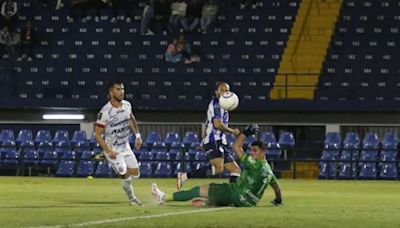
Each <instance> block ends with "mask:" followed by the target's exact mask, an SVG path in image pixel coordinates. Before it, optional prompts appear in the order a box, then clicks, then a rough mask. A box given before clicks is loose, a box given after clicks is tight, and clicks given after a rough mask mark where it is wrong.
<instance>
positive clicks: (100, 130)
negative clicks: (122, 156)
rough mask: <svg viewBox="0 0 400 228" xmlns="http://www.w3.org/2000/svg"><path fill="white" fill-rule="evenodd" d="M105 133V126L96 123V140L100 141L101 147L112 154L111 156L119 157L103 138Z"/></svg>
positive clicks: (113, 157)
mask: <svg viewBox="0 0 400 228" xmlns="http://www.w3.org/2000/svg"><path fill="white" fill-rule="evenodd" d="M103 133H104V128H103V127H101V126H98V125H96V128H95V130H94V137H95V138H96V141H97V142H98V143H99V145H100V147H101V149H103V151H104V152H105V153H107V154H108V155H109V156H110V158H112V159H115V158H116V157H117V153H116V152H114V151H112V150H111V149H110V147H108V145H107V144H106V142H105V141H104V139H103V136H102V135H103Z"/></svg>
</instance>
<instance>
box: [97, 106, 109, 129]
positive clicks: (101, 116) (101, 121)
mask: <svg viewBox="0 0 400 228" xmlns="http://www.w3.org/2000/svg"><path fill="white" fill-rule="evenodd" d="M107 118H108V114H107V112H105V111H104V110H101V111H100V112H99V113H98V114H97V121H96V127H100V128H105V127H106V123H107Z"/></svg>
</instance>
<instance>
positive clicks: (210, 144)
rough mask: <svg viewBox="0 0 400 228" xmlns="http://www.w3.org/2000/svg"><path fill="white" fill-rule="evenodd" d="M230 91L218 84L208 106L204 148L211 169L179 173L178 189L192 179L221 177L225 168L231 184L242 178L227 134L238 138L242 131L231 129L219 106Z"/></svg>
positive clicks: (227, 87)
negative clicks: (220, 100) (228, 142)
mask: <svg viewBox="0 0 400 228" xmlns="http://www.w3.org/2000/svg"><path fill="white" fill-rule="evenodd" d="M229 90H230V88H229V84H228V83H226V82H218V83H217V86H216V89H215V98H214V99H212V100H211V102H210V104H209V105H208V110H207V119H206V136H205V137H204V139H203V142H202V144H203V145H202V146H203V149H204V150H205V151H206V153H207V157H208V159H209V161H210V165H211V167H207V166H206V167H202V168H200V169H197V170H192V171H190V172H189V173H178V176H177V184H176V185H177V188H178V189H180V188H181V187H182V185H183V183H185V182H186V181H187V180H188V179H189V178H192V177H203V176H208V177H212V176H215V175H219V174H221V173H222V172H223V171H224V168H225V169H227V170H228V171H229V172H230V178H229V182H231V183H234V182H236V180H237V179H238V177H239V176H240V172H241V170H240V167H239V165H238V164H237V163H236V161H235V159H234V158H233V156H232V152H231V151H230V149H229V148H228V145H227V142H226V136H225V134H233V135H235V136H238V135H239V134H240V130H239V129H237V128H235V129H233V128H230V127H229V126H228V124H229V113H228V111H226V110H224V109H222V108H221V106H220V105H219V97H220V96H221V95H222V94H224V93H225V92H228V91H229Z"/></svg>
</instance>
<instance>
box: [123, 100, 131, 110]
mask: <svg viewBox="0 0 400 228" xmlns="http://www.w3.org/2000/svg"><path fill="white" fill-rule="evenodd" d="M121 103H122V106H123V107H124V108H126V109H132V104H131V102H129V101H127V100H122V101H121Z"/></svg>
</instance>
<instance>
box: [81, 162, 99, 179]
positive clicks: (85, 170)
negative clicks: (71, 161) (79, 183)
mask: <svg viewBox="0 0 400 228" xmlns="http://www.w3.org/2000/svg"><path fill="white" fill-rule="evenodd" d="M94 165H95V163H94V162H93V161H79V162H78V169H77V170H76V176H78V177H87V176H91V175H92V174H93V172H94Z"/></svg>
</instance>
